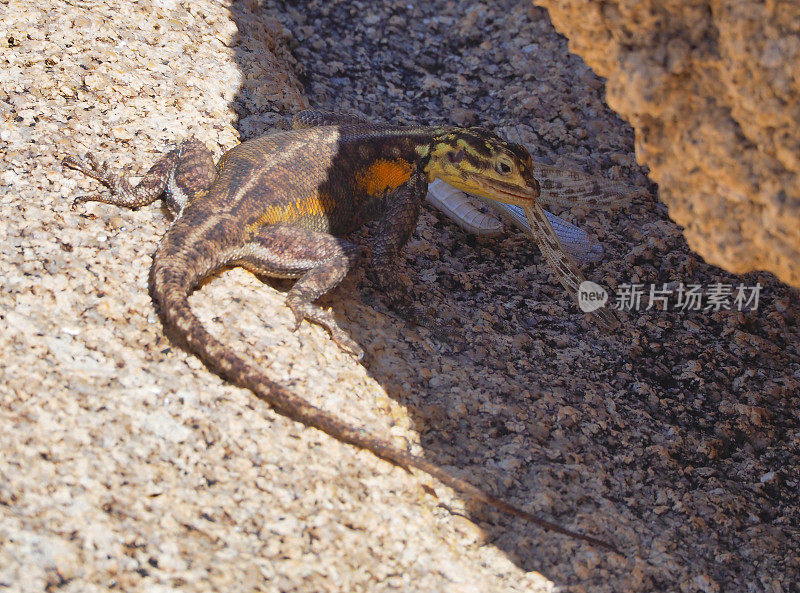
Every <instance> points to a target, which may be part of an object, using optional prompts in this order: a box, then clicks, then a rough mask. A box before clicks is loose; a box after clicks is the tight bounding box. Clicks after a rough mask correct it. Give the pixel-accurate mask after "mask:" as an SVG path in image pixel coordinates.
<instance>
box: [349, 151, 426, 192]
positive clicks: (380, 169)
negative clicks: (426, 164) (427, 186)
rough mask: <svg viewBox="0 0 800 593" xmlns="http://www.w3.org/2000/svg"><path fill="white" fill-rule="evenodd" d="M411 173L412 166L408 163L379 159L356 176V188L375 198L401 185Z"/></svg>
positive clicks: (399, 160) (400, 160)
mask: <svg viewBox="0 0 800 593" xmlns="http://www.w3.org/2000/svg"><path fill="white" fill-rule="evenodd" d="M413 171H414V165H412V164H411V163H409V162H408V161H404V160H402V159H398V160H396V161H389V160H386V159H380V160H377V161H375V162H374V163H372V164H371V165H370V166H369V167H368V168H367V169H366V170H364V171H363V172H361V173H359V174H357V175H356V186H357V187H358V188H360V189H362V190H364V191H365V192H366V193H367V195H370V196H377V195H380V194H382V193H383V192H385V191H387V190H392V189H395V188H396V187H399V186H401V185H403V184H404V183H405V182H406V181H408V179H409V177H411V173H412V172H413Z"/></svg>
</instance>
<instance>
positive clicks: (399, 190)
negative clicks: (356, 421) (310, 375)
mask: <svg viewBox="0 0 800 593" xmlns="http://www.w3.org/2000/svg"><path fill="white" fill-rule="evenodd" d="M314 117H320V118H324V117H325V114H316V113H315V112H306V113H305V114H301V115H300V116H299V118H298V120H302V119H303V118H308V119H309V120H312V119H313V118H314ZM309 123H313V122H311V121H309ZM63 163H64V165H65V166H66V167H70V168H73V169H76V170H78V171H81V172H83V173H85V174H86V175H89V176H91V177H93V178H95V179H97V180H98V181H100V182H102V183H103V184H105V185H106V186H108V187H109V188H111V190H112V193H113V194H114V195H113V196H110V197H109V196H104V197H94V198H79V200H77V201H87V200H95V201H101V202H106V203H110V204H117V205H120V206H125V207H128V208H136V207H140V206H143V205H145V204H149V203H151V202H153V201H155V200H156V199H157V198H158V197H159V196H160V195H161V194H162V193H165V197H166V203H167V205H168V207H169V208H170V209H171V210H172V211H173V212H174V213H175V214H176V218H175V220H174V221H173V223H172V225H171V227H170V228H169V230H168V231H167V233H166V235H165V236H164V238H163V239H162V241H161V243H160V245H159V247H158V250H157V251H156V254H155V257H154V260H153V265H152V267H151V270H150V288H151V293H152V295H153V298H154V300H155V301H156V303H157V305H158V309H159V313H160V316H161V319H162V321H163V323H164V325H165V327H166V329H167V330H168V332H169V333H170V335H172V336H174V337H175V338H177V339H178V340H180V341H181V342H182V343H183V345H184V346H185V347H186V348H187V349H188V350H189V351H191V352H192V353H194V354H195V355H197V356H198V357H199V358H200V359H201V360H202V361H203V363H205V364H206V366H208V367H209V368H210V369H211V370H212V371H214V372H215V373H217V374H219V375H220V376H221V377H223V378H225V379H226V380H228V381H230V382H232V383H235V384H237V385H240V386H242V387H245V388H247V389H249V390H251V391H252V392H253V393H254V394H255V395H256V396H258V397H259V398H261V399H263V400H264V401H266V402H267V403H268V404H269V405H270V406H272V407H273V409H275V410H276V411H277V412H278V413H280V414H283V415H284V416H287V417H289V418H291V419H293V420H296V421H298V422H301V423H303V424H305V425H307V426H311V427H314V428H317V429H319V430H321V431H323V432H325V433H327V434H329V435H330V436H332V437H334V438H336V439H338V440H340V441H342V442H345V443H349V444H351V445H354V446H356V447H360V448H362V449H367V450H369V451H371V452H372V453H374V454H375V455H377V456H378V457H381V458H382V459H385V460H387V461H389V462H391V463H393V464H395V465H398V466H400V467H403V468H405V469H407V470H409V469H410V468H416V469H419V470H422V471H423V472H426V473H428V474H430V475H431V476H433V477H435V478H437V479H439V480H440V481H442V482H443V483H445V484H447V485H448V486H450V487H452V488H454V489H455V490H458V491H460V492H462V493H465V494H467V495H469V496H471V497H473V498H475V499H477V500H479V501H483V502H485V503H488V504H490V505H493V506H495V507H497V508H498V509H501V510H503V511H505V512H507V513H509V514H512V515H516V516H518V517H521V518H523V519H525V520H527V521H530V522H532V523H535V524H537V525H540V526H542V527H545V528H547V529H551V530H553V531H556V532H559V533H562V534H565V535H568V536H570V537H574V538H577V539H581V540H583V541H586V542H589V543H591V544H593V545H596V546H601V547H604V548H608V549H611V550H615V548H614V547H613V546H611V545H610V544H608V543H606V542H604V541H602V540H599V539H596V538H594V537H591V536H587V535H582V534H578V533H575V532H572V531H570V530H568V529H565V528H563V527H561V526H559V525H556V524H554V523H551V522H549V521H546V520H543V519H541V518H539V517H537V516H535V515H532V514H531V513H528V512H527V511H524V510H522V509H519V508H517V507H514V506H512V505H510V504H508V503H506V502H505V501H503V500H500V499H498V498H496V497H494V496H492V495H490V494H487V493H485V492H483V491H482V490H480V489H478V488H476V487H475V486H472V485H471V484H469V483H467V482H465V481H464V480H461V479H459V478H456V477H454V476H451V475H450V474H448V473H447V472H445V471H444V470H442V469H441V468H439V467H437V466H436V465H434V464H432V463H431V462H429V461H427V460H425V459H423V458H421V457H417V456H414V455H411V454H410V453H408V452H406V451H404V450H401V449H398V448H396V447H393V446H392V445H390V444H389V443H388V442H386V441H385V440H383V439H381V438H379V437H376V436H373V435H370V434H367V433H366V432H364V431H363V430H361V429H358V428H356V427H353V426H351V425H349V424H347V423H345V422H342V421H341V420H339V419H338V418H336V417H334V416H333V415H331V414H329V413H328V412H326V411H324V410H321V409H319V408H317V407H315V406H313V405H311V404H309V403H308V402H306V401H305V400H303V399H302V398H300V397H298V396H297V395H296V394H294V393H292V392H291V391H290V390H289V389H287V388H285V387H284V386H282V385H280V384H278V383H276V382H275V381H273V380H272V379H270V378H269V377H268V376H267V375H266V374H265V373H263V372H262V371H261V370H259V369H258V368H256V367H255V366H253V365H251V364H248V363H247V362H245V361H244V360H242V359H241V358H240V357H239V356H238V355H237V354H235V353H234V351H233V350H231V349H230V348H229V347H228V346H226V345H225V344H223V343H222V342H220V341H219V340H217V339H216V338H215V337H214V336H212V335H211V334H210V333H209V332H208V331H207V330H206V329H205V328H204V327H203V325H202V324H201V323H200V321H199V320H198V318H197V317H196V316H195V315H194V313H193V312H192V311H191V309H190V307H189V302H188V296H189V294H190V293H191V291H192V290H194V289H195V288H196V287H197V285H198V283H199V282H200V281H201V280H202V279H203V278H205V277H206V276H208V275H210V274H213V273H214V272H215V271H217V270H219V269H221V268H223V267H227V266H242V267H245V268H247V269H249V270H251V271H253V272H256V273H258V274H261V275H265V276H271V277H284V278H297V282H296V283H295V285H294V286H293V288H292V289H291V290H290V291H289V293H288V296H287V299H286V303H287V305H288V306H289V307H290V308H291V310H292V311H293V312H294V314H295V317H296V321H297V324H298V325H299V324H300V323H301V322H302V320H303V319H307V320H309V321H313V322H316V323H319V324H320V325H322V326H324V327H325V328H326V329H327V330H328V331H329V332H330V334H331V336H332V338H333V339H334V341H335V342H336V343H337V344H338V345H339V346H340V347H341V348H343V349H344V350H345V351H347V352H350V353H352V354H353V355H355V356H357V357H361V355H362V354H363V351H362V350H361V348H360V346H359V345H358V344H356V343H355V342H354V341H353V340H351V339H350V337H349V336H348V335H347V334H346V333H345V332H344V331H343V330H341V329H340V328H339V327H338V326H337V325H336V323H335V321H334V319H333V317H332V316H331V314H330V313H329V312H327V311H325V310H323V309H322V308H320V307H318V306H316V305H314V304H313V301H314V300H316V299H317V298H318V297H319V296H321V295H322V294H324V293H325V292H327V291H329V290H331V289H332V288H333V287H334V286H336V285H337V284H338V283H339V282H340V281H341V280H342V279H343V278H344V276H345V275H346V274H347V272H348V270H349V269H350V268H352V267H353V266H354V265H356V264H357V263H358V262H359V261H360V260H361V259H362V257H363V256H364V255H365V254H364V250H363V249H362V248H360V247H358V246H357V245H355V244H353V243H351V242H349V241H347V240H346V239H345V238H344V237H345V236H347V235H348V234H349V233H350V232H352V231H354V230H355V229H357V228H359V227H360V226H362V225H363V224H364V223H366V222H368V221H370V220H373V219H375V218H380V226H379V231H378V233H377V236H376V238H375V240H374V242H373V244H372V263H371V268H370V271H371V274H372V275H373V276H374V277H375V279H376V280H377V282H378V283H379V284H380V285H382V286H383V289H384V290H386V291H387V292H389V290H390V287H391V286H392V284H396V281H395V279H396V277H397V276H396V274H395V273H394V271H393V260H394V258H395V256H396V255H397V253H398V251H399V250H400V249H401V248H402V247H403V245H404V244H405V243H406V241H407V240H408V237H409V236H410V234H411V232H412V231H413V229H414V226H415V225H416V222H417V218H418V216H419V211H420V206H421V204H422V201H423V200H424V197H425V193H426V191H427V184H428V182H429V181H430V180H432V179H433V178H434V177H441V178H443V179H444V180H445V181H447V182H448V183H451V184H453V185H457V186H459V187H462V188H467V190H468V191H471V192H472V193H482V194H484V195H486V194H487V193H489V192H491V193H492V195H495V196H497V197H498V199H502V200H503V201H504V202H506V203H516V204H519V205H521V206H523V207H530V206H531V205H535V201H536V197H537V196H538V193H539V190H538V185H537V182H536V180H535V179H534V177H533V175H532V172H531V163H530V156H529V155H528V153H527V152H526V151H525V150H524V149H522V148H521V147H519V146H517V145H512V144H508V143H506V142H504V141H503V140H501V139H500V138H498V137H496V136H494V135H493V134H491V133H488V132H485V131H480V130H475V129H470V130H464V129H459V128H443V127H442V128H426V127H411V128H403V127H398V126H389V125H371V124H367V123H365V122H361V121H352V122H351V121H344V123H338V124H337V125H321V126H318V127H307V128H304V129H295V130H291V131H286V132H279V133H276V134H273V135H269V136H264V137H261V138H258V139H255V140H251V141H249V142H245V143H243V144H240V145H239V146H236V147H235V148H233V149H231V150H230V151H228V152H227V153H226V154H225V155H223V157H222V158H221V159H220V162H219V164H218V166H217V168H216V169H215V167H214V164H213V160H212V158H211V154H210V152H209V151H208V149H207V148H206V147H205V146H204V145H203V144H202V143H200V142H199V141H197V140H195V139H189V140H186V141H185V142H183V143H182V144H181V145H180V147H179V148H177V149H176V150H173V151H170V152H169V153H168V154H166V155H165V156H164V157H162V158H161V159H160V160H159V161H157V162H156V163H155V164H154V165H153V166H152V168H151V169H150V170H149V171H148V173H147V174H146V175H145V176H144V178H143V179H142V181H141V183H140V184H139V185H138V186H137V187H136V188H131V187H130V185H129V184H128V183H127V182H126V181H124V180H121V179H120V178H119V177H117V176H116V175H114V174H112V173H110V172H109V171H108V168H107V167H106V165H105V164H102V163H98V162H97V161H96V160H95V159H94V158H93V157H92V156H91V155H87V157H86V159H85V160H82V159H79V158H76V157H67V158H66V159H64V162H63ZM487 188H488V189H487ZM615 551H616V550H615Z"/></svg>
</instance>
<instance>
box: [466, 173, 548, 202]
mask: <svg viewBox="0 0 800 593" xmlns="http://www.w3.org/2000/svg"><path fill="white" fill-rule="evenodd" d="M475 182H476V183H477V185H478V186H479V187H480V188H481V189H482V190H483V191H484V192H485V196H484V197H486V198H489V199H492V200H497V201H498V202H505V203H506V204H512V205H514V206H529V205H531V204H534V203H536V198H538V197H539V186H538V184H537V185H536V186H535V187H530V186H528V187H520V186H518V185H514V184H511V183H503V182H502V181H497V180H494V179H486V178H482V179H475Z"/></svg>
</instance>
